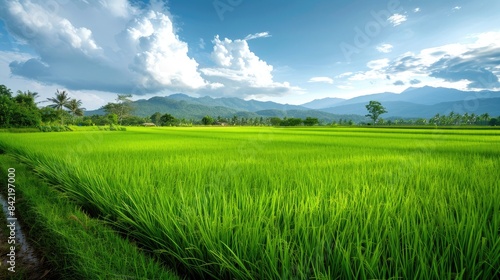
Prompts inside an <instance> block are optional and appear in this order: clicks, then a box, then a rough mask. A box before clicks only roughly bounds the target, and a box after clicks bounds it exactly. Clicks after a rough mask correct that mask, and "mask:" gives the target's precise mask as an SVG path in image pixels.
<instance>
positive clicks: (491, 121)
mask: <svg viewBox="0 0 500 280" xmlns="http://www.w3.org/2000/svg"><path fill="white" fill-rule="evenodd" d="M38 97H39V94H38V93H36V92H31V91H26V92H23V91H17V93H16V94H14V93H13V92H12V91H11V90H10V89H9V88H7V87H6V86H5V85H0V127H4V128H6V127H7V128H8V127H40V126H44V125H49V126H50V125H58V126H59V125H60V126H65V125H79V126H93V125H97V126H104V125H110V126H114V125H126V126H139V125H145V124H153V125H156V126H192V125H232V126H235V125H238V126H317V125H342V126H352V125H367V124H369V123H359V124H356V123H354V122H353V121H352V120H347V119H339V120H338V121H334V122H332V123H322V122H321V121H320V120H319V119H318V118H313V117H306V118H305V119H301V118H294V117H284V118H279V117H266V118H265V117H244V116H236V115H234V116H233V117H230V118H227V117H221V116H217V117H212V116H209V115H206V116H204V117H202V118H201V119H197V120H195V119H189V120H187V119H183V118H182V119H178V118H176V117H175V116H173V115H171V114H169V113H160V112H155V113H154V114H152V115H151V116H148V117H139V116H135V115H134V114H133V112H134V107H133V103H132V100H131V97H132V95H130V94H119V95H118V96H117V98H116V100H115V101H116V102H109V103H108V104H106V105H104V106H103V107H102V109H103V110H104V112H105V113H106V114H105V115H92V116H84V112H85V108H83V107H82V101H81V100H77V99H72V98H70V97H69V95H68V93H67V92H66V91H64V90H63V91H59V90H57V91H56V92H55V93H54V97H51V98H47V99H46V100H44V101H37V100H36V99H37V98H38ZM42 103H49V104H48V105H46V106H40V105H41V104H42ZM366 109H367V111H368V114H367V115H366V117H368V118H370V119H371V121H372V122H371V124H372V125H438V126H454V125H493V126H496V125H500V117H498V118H492V117H490V115H489V114H487V113H486V114H482V115H476V114H474V113H472V114H469V113H464V114H458V113H455V112H450V113H449V114H436V115H435V116H433V117H432V118H430V119H425V118H420V119H390V120H384V119H382V118H381V117H380V116H381V115H382V114H385V113H387V110H386V109H385V107H384V106H382V104H381V103H380V102H378V101H370V103H369V104H368V105H366Z"/></svg>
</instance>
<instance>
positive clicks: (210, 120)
mask: <svg viewBox="0 0 500 280" xmlns="http://www.w3.org/2000/svg"><path fill="white" fill-rule="evenodd" d="M214 122H215V120H214V118H212V117H211V116H208V115H207V116H204V117H203V118H202V119H201V123H202V124H203V125H212V124H213V123H214Z"/></svg>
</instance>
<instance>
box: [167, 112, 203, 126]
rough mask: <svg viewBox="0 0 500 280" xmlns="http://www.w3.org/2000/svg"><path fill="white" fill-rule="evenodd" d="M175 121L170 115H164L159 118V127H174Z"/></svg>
mask: <svg viewBox="0 0 500 280" xmlns="http://www.w3.org/2000/svg"><path fill="white" fill-rule="evenodd" d="M176 121H177V120H176V119H175V117H174V116H172V115H170V114H165V115H163V116H161V118H160V125H161V126H171V125H175V123H176ZM212 122H213V121H212Z"/></svg>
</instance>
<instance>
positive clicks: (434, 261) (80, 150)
mask: <svg viewBox="0 0 500 280" xmlns="http://www.w3.org/2000/svg"><path fill="white" fill-rule="evenodd" d="M0 149H2V150H4V151H6V152H7V153H11V154H15V155H17V158H18V159H20V160H22V161H23V162H26V163H28V164H29V165H30V166H31V167H32V168H33V169H34V171H35V172H36V173H37V174H40V175H41V176H43V177H44V178H46V179H47V180H48V181H49V182H51V183H53V185H54V188H56V189H57V190H59V191H61V192H63V193H64V194H65V195H66V197H67V198H68V199H69V200H71V201H72V202H73V203H74V204H76V205H78V206H80V207H81V208H82V209H83V210H84V211H85V212H86V213H88V214H89V215H90V216H92V217H98V218H100V219H102V220H105V221H107V222H109V224H110V225H112V226H113V228H114V229H116V230H117V231H119V232H121V233H122V234H125V235H126V236H127V237H128V238H131V239H132V240H134V242H137V244H138V245H139V246H140V247H141V248H144V249H145V251H147V252H149V253H148V254H149V255H154V256H155V257H157V258H159V259H160V260H162V262H164V263H165V264H166V265H168V266H170V267H172V268H174V269H176V270H177V271H178V272H179V273H180V274H182V275H186V276H190V277H193V278H201V277H204V278H216V279H221V278H224V279H361V278H372V279H373V278H378V279H388V278H403V279H413V278H433V279H493V278H495V277H497V276H499V275H500V203H499V198H500V172H499V171H500V131H499V130H491V129H490V130H488V129H474V130H473V129H468V130H465V129H462V130H461V129H449V130H445V129H398V128H390V129H387V128H259V127H254V128H241V127H225V128H222V127H219V128H215V127H194V128H127V131H113V132H111V131H74V132H61V133H16V134H13V133H0ZM110 250H112V248H110Z"/></svg>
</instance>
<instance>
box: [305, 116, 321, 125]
mask: <svg viewBox="0 0 500 280" xmlns="http://www.w3.org/2000/svg"><path fill="white" fill-rule="evenodd" d="M304 125H305V126H314V125H319V120H318V118H311V117H307V118H306V119H305V120H304Z"/></svg>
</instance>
